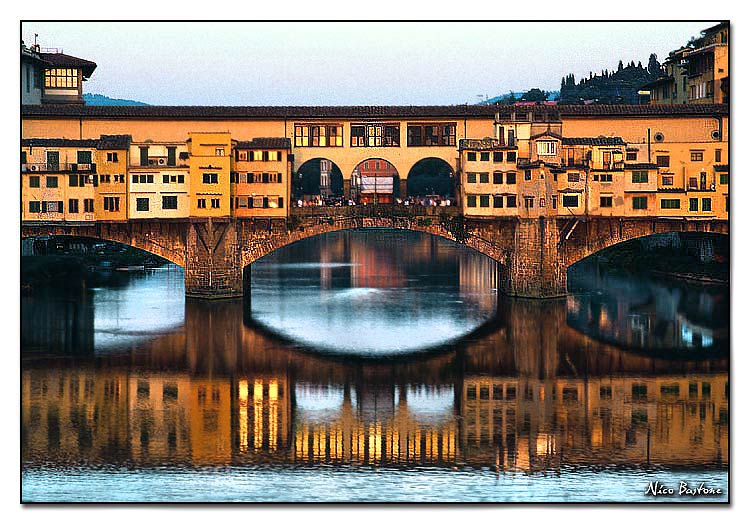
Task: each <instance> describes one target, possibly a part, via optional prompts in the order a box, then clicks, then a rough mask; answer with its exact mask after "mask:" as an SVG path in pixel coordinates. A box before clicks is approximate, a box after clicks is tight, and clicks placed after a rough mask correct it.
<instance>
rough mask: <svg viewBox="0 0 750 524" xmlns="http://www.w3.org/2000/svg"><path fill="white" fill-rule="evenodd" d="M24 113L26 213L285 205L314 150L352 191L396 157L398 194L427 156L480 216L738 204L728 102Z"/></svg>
mask: <svg viewBox="0 0 750 524" xmlns="http://www.w3.org/2000/svg"><path fill="white" fill-rule="evenodd" d="M22 121H23V126H22V132H23V138H22V144H21V149H22V159H21V175H22V182H23V183H22V187H23V192H22V204H23V212H22V217H23V220H24V221H66V222H80V221H91V220H101V221H118V220H127V219H139V218H149V219H154V218H165V219H166V218H183V219H184V218H190V217H230V216H236V217H247V218H254V217H279V218H283V217H287V216H288V215H289V209H290V207H291V206H290V203H291V198H292V188H293V184H294V183H295V177H296V175H297V173H298V172H299V171H300V169H301V168H302V166H304V165H305V163H306V162H308V161H313V160H317V159H324V160H328V161H329V162H330V163H331V164H332V165H335V166H336V167H338V168H339V169H340V171H341V174H342V176H343V180H344V196H345V197H348V196H349V183H350V180H351V177H352V174H353V173H354V172H355V171H356V169H357V166H358V165H360V164H361V163H362V162H364V161H367V160H368V159H380V160H386V161H387V162H388V163H389V164H391V165H392V166H393V168H394V169H395V170H396V172H397V176H398V178H399V180H400V183H401V196H402V197H403V196H405V194H404V193H405V191H406V181H407V179H408V177H409V174H410V172H411V171H412V169H413V168H414V166H415V165H417V164H418V163H419V162H421V161H424V160H426V159H432V160H433V161H436V162H437V163H438V164H439V165H443V166H444V172H446V173H448V172H449V173H451V174H452V176H454V177H455V180H456V183H455V195H454V198H453V200H454V201H456V199H457V200H458V203H459V205H460V206H461V207H462V210H463V213H464V214H465V215H466V216H467V217H472V218H482V217H486V218H494V217H508V216H515V217H522V218H535V217H539V216H560V217H565V216H577V217H585V216H607V217H610V216H622V217H633V216H648V217H675V218H685V219H706V218H714V219H726V218H727V216H728V201H729V200H728V195H729V192H728V187H729V186H728V182H729V168H728V144H729V137H728V129H729V126H728V107H727V106H726V105H722V104H700V105H682V106H674V105H673V106H654V105H651V106H498V107H491V106H423V107H416V106H409V107H397V106H388V107H202V108H194V107H150V106H146V107H92V106H73V105H67V106H64V105H46V106H45V105H42V106H23V109H22ZM113 135H114V136H117V137H121V138H120V139H119V141H120V143H108V142H107V137H111V136H113ZM122 137H127V138H122ZM109 142H112V140H110V141H109ZM115 142H116V141H115ZM108 147H109V149H108ZM113 148H120V149H113ZM250 155H253V156H252V159H251V157H250ZM256 156H257V158H256ZM74 175H76V176H75V177H74ZM250 175H252V182H249V178H248V177H249V176H250ZM103 177H104V180H107V181H106V182H102V180H103ZM74 178H75V180H74ZM180 180H183V182H181V181H180ZM266 180H267V181H266ZM81 182H83V186H82V185H81ZM100 182H102V183H100ZM73 184H75V185H73ZM251 199H252V206H251V205H250V201H251ZM91 200H93V204H91ZM75 201H78V204H77V207H76V204H75V203H72V202H75ZM63 208H64V209H63ZM76 210H77V211H76ZM87 210H88V211H87Z"/></svg>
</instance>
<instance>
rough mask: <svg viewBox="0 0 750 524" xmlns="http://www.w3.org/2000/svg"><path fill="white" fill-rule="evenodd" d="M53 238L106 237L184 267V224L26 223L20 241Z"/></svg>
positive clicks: (150, 222)
mask: <svg viewBox="0 0 750 524" xmlns="http://www.w3.org/2000/svg"><path fill="white" fill-rule="evenodd" d="M43 236H51V237H76V238H88V239H92V240H104V241H107V242H114V243H117V244H124V245H126V246H130V247H134V248H136V249H140V250H141V251H145V252H147V253H150V254H152V255H156V256H158V257H161V258H163V259H165V260H168V261H169V262H172V263H173V264H176V265H178V266H180V267H185V263H186V260H185V252H186V247H185V245H186V242H185V235H184V233H183V228H182V227H181V224H179V223H176V222H169V221H164V222H161V223H155V222H153V221H144V222H138V221H131V222H128V223H97V224H91V225H89V224H83V225H72V224H44V225H42V224H40V225H23V226H22V228H21V240H25V239H28V238H38V237H43Z"/></svg>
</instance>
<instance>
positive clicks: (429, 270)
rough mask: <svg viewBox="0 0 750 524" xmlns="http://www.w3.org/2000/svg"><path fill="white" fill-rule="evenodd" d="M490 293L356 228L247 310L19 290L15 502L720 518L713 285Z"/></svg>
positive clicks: (171, 272) (131, 295) (264, 279)
mask: <svg viewBox="0 0 750 524" xmlns="http://www.w3.org/2000/svg"><path fill="white" fill-rule="evenodd" d="M496 275H497V268H496V265H495V264H494V262H492V261H490V260H489V259H487V258H485V257H484V256H483V255H480V254H478V253H475V252H473V251H471V250H469V249H468V248H464V247H462V246H458V245H455V244H452V243H450V242H448V241H446V240H443V239H439V238H435V237H430V236H427V235H422V234H419V233H412V232H396V231H388V230H365V231H354V232H340V233H332V234H328V235H324V236H320V237H315V238H311V239H308V240H305V241H302V242H298V243H296V244H293V245H291V246H289V247H288V248H286V249H284V250H281V251H278V252H276V253H275V254H272V255H270V256H268V257H265V258H264V259H262V260H260V261H258V262H256V263H255V264H254V266H253V268H252V296H251V297H250V299H249V300H247V299H246V300H245V301H242V300H234V301H221V302H213V303H205V302H199V301H189V300H188V301H186V300H185V299H184V298H183V274H182V270H181V269H180V268H178V267H175V266H167V267H165V268H162V269H159V270H154V271H149V272H146V273H123V272H117V271H114V272H109V273H95V274H91V275H89V276H88V277H86V278H85V279H83V280H82V281H74V282H70V281H67V282H64V283H60V284H58V285H55V286H48V287H46V288H44V289H34V290H33V291H32V292H30V293H29V294H27V295H25V296H23V297H22V325H21V341H22V348H21V349H22V377H21V378H22V403H21V412H22V462H23V473H22V496H23V500H24V501H28V502H32V501H33V502H37V501H99V502H101V501H108V502H111V501H137V502H147V501H148V502H172V501H242V502H284V501H310V502H318V501H320V502H331V501H380V502H398V501H430V502H441V501H444V502H452V501H458V502H484V501H512V502H589V501H591V502H593V501H609V502H652V501H670V502H672V501H680V502H683V501H685V502H688V501H696V500H699V501H712V502H718V501H726V500H727V490H728V424H729V421H728V418H729V415H728V413H729V408H728V396H729V387H728V289H727V288H726V287H716V286H711V287H706V286H698V285H694V284H685V283H683V282H678V281H675V282H671V281H669V280H666V279H664V278H659V279H654V278H651V277H649V276H647V275H628V274H617V273H613V272H608V271H606V270H605V269H603V268H601V267H598V266H597V265H596V264H595V263H593V262H591V263H588V264H582V265H579V266H576V267H574V268H572V269H571V271H570V273H569V289H570V290H571V294H570V295H569V296H568V297H567V298H566V299H561V300H551V301H529V300H518V299H515V300H514V299H509V298H506V297H501V298H499V299H498V296H497V292H496V287H497V281H496ZM653 482H660V483H661V484H663V485H665V486H666V487H670V488H673V489H674V490H675V495H672V496H659V497H653V496H648V495H644V493H645V492H646V491H647V488H648V487H649V483H653ZM680 482H685V483H687V484H688V485H689V486H690V487H691V488H694V487H697V486H698V485H699V484H700V483H701V482H703V483H704V487H708V488H714V489H720V490H721V491H722V493H721V495H719V496H716V497H698V496H688V495H683V496H679V495H678V494H677V493H678V489H679V485H680Z"/></svg>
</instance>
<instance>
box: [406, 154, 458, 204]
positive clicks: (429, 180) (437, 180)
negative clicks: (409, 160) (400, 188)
mask: <svg viewBox="0 0 750 524" xmlns="http://www.w3.org/2000/svg"><path fill="white" fill-rule="evenodd" d="M455 183H456V182H455V173H454V170H453V168H451V166H450V164H448V162H446V161H445V160H442V159H440V158H423V159H422V160H420V161H419V162H417V163H416V164H414V166H412V168H411V169H410V170H409V175H408V177H407V179H406V188H407V195H408V196H419V197H424V196H427V195H439V196H442V197H448V198H454V197H455V195H456V188H455Z"/></svg>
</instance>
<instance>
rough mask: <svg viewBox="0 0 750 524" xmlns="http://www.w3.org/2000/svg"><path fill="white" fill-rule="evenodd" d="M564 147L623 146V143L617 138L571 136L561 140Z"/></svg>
mask: <svg viewBox="0 0 750 524" xmlns="http://www.w3.org/2000/svg"><path fill="white" fill-rule="evenodd" d="M562 143H563V145H564V146H624V145H625V141H623V139H622V138H620V137H619V136H597V137H587V136H572V137H565V138H563V139H562Z"/></svg>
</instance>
